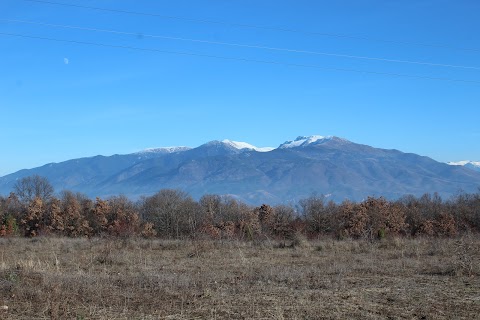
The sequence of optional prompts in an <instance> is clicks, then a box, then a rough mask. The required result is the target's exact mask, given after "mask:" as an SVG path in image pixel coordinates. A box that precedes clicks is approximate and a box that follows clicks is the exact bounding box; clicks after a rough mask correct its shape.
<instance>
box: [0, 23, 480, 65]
mask: <svg viewBox="0 0 480 320" xmlns="http://www.w3.org/2000/svg"><path fill="white" fill-rule="evenodd" d="M0 21H6V22H14V23H24V24H34V25H41V26H47V27H54V28H64V29H75V30H85V31H95V32H104V33H112V34H121V35H129V36H139V35H141V36H142V37H146V38H156V39H165V40H177V41H189V42H196V43H206V44H215V45H223V46H231V47H241V48H250V49H262V50H271V51H283V52H291V53H302V54H311V55H322V56H330V57H339V58H348V59H361V60H371V61H382V62H393V63H406V64H416V65H425V66H433V67H445V68H460V69H472V70H480V67H473V66H463V65H453V64H445V63H433V62H425V61H412V60H400V59H390V58H380V57H369V56H357V55H350V54H342V53H333V52H319V51H309V50H298V49H288V48H278V47H269V46H260V45H249V44H240V43H231V42H220V41H210V40H202V39H191V38H180V37H171V36H162V35H151V34H143V33H142V34H139V33H135V32H125V31H116V30H108V29H98V28H89V27H79V26H71V25H61V24H53V23H44V22H36V21H27V20H16V19H2V18H0Z"/></svg>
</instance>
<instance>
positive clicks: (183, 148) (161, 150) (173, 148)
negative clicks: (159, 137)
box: [137, 146, 192, 154]
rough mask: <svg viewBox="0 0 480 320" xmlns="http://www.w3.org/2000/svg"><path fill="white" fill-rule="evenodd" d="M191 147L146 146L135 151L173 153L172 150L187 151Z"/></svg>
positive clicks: (141, 152)
mask: <svg viewBox="0 0 480 320" xmlns="http://www.w3.org/2000/svg"><path fill="white" fill-rule="evenodd" d="M190 149H192V148H190V147H183V146H180V147H161V148H147V149H144V150H142V151H140V152H137V153H138V154H152V153H174V152H182V151H187V150H190Z"/></svg>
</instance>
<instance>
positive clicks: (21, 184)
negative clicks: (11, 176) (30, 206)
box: [13, 175, 53, 203]
mask: <svg viewBox="0 0 480 320" xmlns="http://www.w3.org/2000/svg"><path fill="white" fill-rule="evenodd" d="M13 191H14V192H15V194H16V195H17V196H18V198H19V199H20V201H21V202H23V203H30V202H31V201H32V200H33V199H35V198H40V199H42V201H44V202H45V201H47V200H49V199H50V198H51V197H52V196H53V187H52V185H51V184H50V182H49V181H48V179H47V178H45V177H41V176H39V175H33V176H28V177H24V178H22V179H20V180H18V181H17V182H16V183H15V185H14V186H13Z"/></svg>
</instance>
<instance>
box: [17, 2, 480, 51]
mask: <svg viewBox="0 0 480 320" xmlns="http://www.w3.org/2000/svg"><path fill="white" fill-rule="evenodd" d="M23 1H27V2H35V3H41V4H50V5H57V6H66V7H73V8H82V9H89V10H96V11H105V12H113V13H121V14H133V15H140V16H150V17H156V18H162V19H170V20H182V21H188V22H194V23H202V24H217V25H227V26H231V27H241V28H250V29H263V30H271V31H279V32H288V33H298V34H306V35H313V36H325V37H335V38H345V39H353V40H365V41H373V42H383V43H393V44H401V45H414V46H422V47H432V48H443V49H451V50H460V51H474V52H480V49H478V48H461V47H455V46H450V45H446V44H429V43H421V42H414V41H399V40H389V39H378V38H371V37H365V36H352V35H346V34H338V33H326V32H313V31H306V30H299V29H290V28H279V27H269V26H259V25H252V24H244V23H232V22H225V21H217V20H207V19H195V18H186V17H180V16H172V15H162V14H157V13H147V12H138V11H129V10H119V9H110V8H101V7H94V6H85V5H79V4H72V3H63V2H55V1H46V0H23Z"/></svg>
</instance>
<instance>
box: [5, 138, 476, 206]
mask: <svg viewBox="0 0 480 320" xmlns="http://www.w3.org/2000/svg"><path fill="white" fill-rule="evenodd" d="M269 150H270V151H269ZM32 174H39V175H42V176H45V177H47V178H48V179H49V180H50V181H51V182H52V184H53V185H54V187H55V189H56V190H57V191H60V190H62V189H70V190H74V191H80V192H83V193H86V194H87V195H89V196H91V197H95V196H101V197H108V196H111V195H118V194H125V195H127V196H130V197H132V198H138V197H140V196H142V195H151V194H153V193H155V192H157V191H158V190H160V189H163V188H179V189H182V190H185V191H187V192H189V193H190V194H191V195H192V196H194V197H196V198H199V197H201V196H202V195H203V194H206V193H215V194H228V195H231V196H234V197H237V198H239V199H242V200H244V201H247V202H249V203H252V204H259V203H262V202H268V203H272V204H273V203H282V202H290V201H297V200H299V199H301V198H305V197H308V196H310V195H311V194H312V193H317V194H325V195H329V197H330V198H331V199H333V200H336V201H342V200H344V199H351V200H361V199H363V198H365V197H367V196H370V195H374V196H386V197H388V198H398V197H401V196H403V195H406V194H413V195H417V196H418V195H422V194H423V193H425V192H438V193H439V194H440V195H442V196H445V197H448V196H450V195H453V194H455V193H457V192H458V191H465V192H476V191H478V188H479V187H480V172H475V171H473V170H470V169H468V168H464V167H463V166H452V165H448V164H445V163H440V162H436V161H434V160H432V159H430V158H428V157H423V156H419V155H416V154H412V153H403V152H400V151H398V150H385V149H378V148H373V147H370V146H367V145H362V144H357V143H353V142H350V141H348V140H345V139H341V138H338V137H323V136H310V137H298V138H297V139H295V140H294V141H287V142H285V143H283V144H281V145H280V146H279V147H278V148H276V149H273V150H271V148H268V149H266V148H257V147H255V146H252V145H250V144H247V143H243V142H235V141H230V140H224V141H211V142H208V143H206V144H203V145H201V146H199V147H197V148H187V147H180V148H159V149H149V150H146V151H143V152H138V153H134V154H128V155H114V156H111V157H103V156H97V157H92V158H83V159H76V160H70V161H66V162H62V163H57V164H48V165H45V166H42V167H39V168H35V169H30V170H21V171H19V172H16V173H13V174H10V175H7V176H4V177H1V178H0V192H1V193H2V194H8V193H9V192H10V191H11V190H12V187H13V184H14V183H15V181H16V179H18V178H22V177H24V176H28V175H32Z"/></svg>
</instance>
